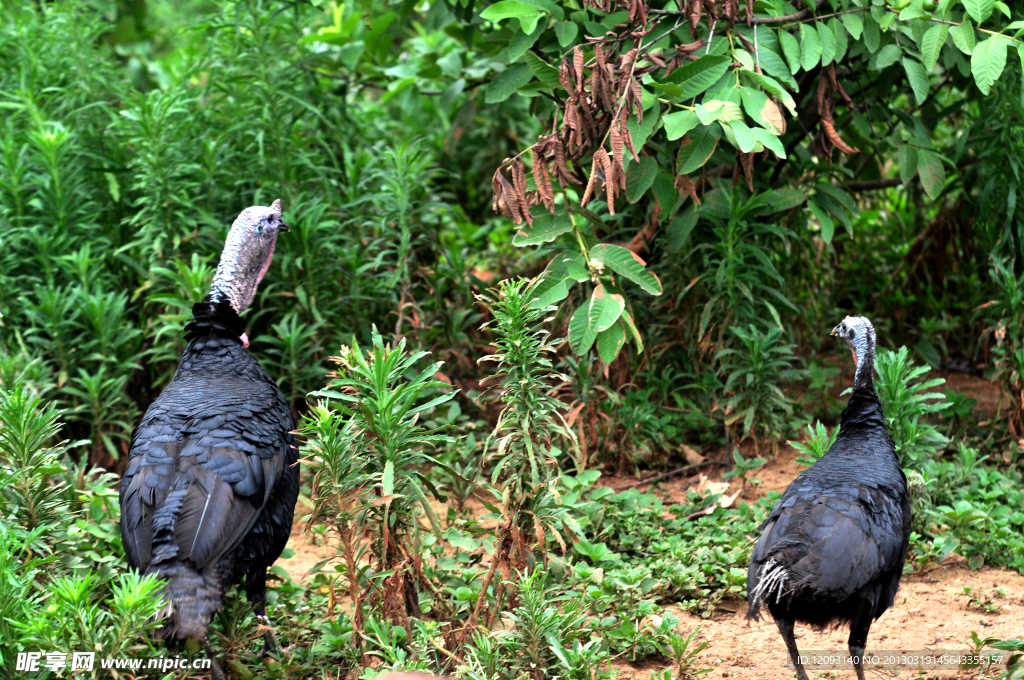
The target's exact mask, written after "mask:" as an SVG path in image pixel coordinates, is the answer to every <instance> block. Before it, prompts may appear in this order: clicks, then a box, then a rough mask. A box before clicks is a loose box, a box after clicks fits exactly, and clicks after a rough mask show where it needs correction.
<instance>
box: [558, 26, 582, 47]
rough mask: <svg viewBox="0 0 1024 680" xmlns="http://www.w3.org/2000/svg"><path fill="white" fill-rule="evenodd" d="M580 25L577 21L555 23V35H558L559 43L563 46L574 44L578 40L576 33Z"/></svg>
mask: <svg viewBox="0 0 1024 680" xmlns="http://www.w3.org/2000/svg"><path fill="white" fill-rule="evenodd" d="M579 30H580V27H579V26H577V25H576V22H575V21H559V22H557V23H556V24H555V35H556V36H558V44H559V45H561V46H562V47H568V46H569V45H572V44H573V42H574V41H575V40H576V34H577V33H579Z"/></svg>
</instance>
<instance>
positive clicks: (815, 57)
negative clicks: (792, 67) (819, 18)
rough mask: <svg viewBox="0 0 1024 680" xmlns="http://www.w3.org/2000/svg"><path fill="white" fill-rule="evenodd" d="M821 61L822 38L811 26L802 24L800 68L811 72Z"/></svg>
mask: <svg viewBox="0 0 1024 680" xmlns="http://www.w3.org/2000/svg"><path fill="white" fill-rule="evenodd" d="M820 61H821V36H820V35H819V34H818V29H816V28H814V26H811V25H810V24H800V66H802V67H803V69H804V70H805V71H810V70H811V69H812V68H814V67H815V66H817V65H818V63H819V62H820Z"/></svg>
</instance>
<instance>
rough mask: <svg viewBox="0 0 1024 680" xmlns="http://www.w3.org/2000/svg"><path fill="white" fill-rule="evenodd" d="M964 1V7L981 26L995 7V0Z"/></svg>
mask: <svg viewBox="0 0 1024 680" xmlns="http://www.w3.org/2000/svg"><path fill="white" fill-rule="evenodd" d="M963 3H964V9H966V10H967V13H968V14H970V15H971V18H972V19H974V23H976V24H978V25H979V26H980V25H981V23H982V22H983V21H985V20H986V19H988V18H989V17H990V16H992V10H993V9H994V8H995V2H994V0H963Z"/></svg>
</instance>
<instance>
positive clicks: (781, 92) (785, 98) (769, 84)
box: [743, 71, 796, 116]
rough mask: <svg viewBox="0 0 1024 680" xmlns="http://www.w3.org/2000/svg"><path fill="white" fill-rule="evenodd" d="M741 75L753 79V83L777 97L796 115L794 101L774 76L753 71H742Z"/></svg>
mask: <svg viewBox="0 0 1024 680" xmlns="http://www.w3.org/2000/svg"><path fill="white" fill-rule="evenodd" d="M743 77H744V78H747V79H749V80H751V81H753V82H754V83H755V84H757V85H760V86H761V87H762V88H764V89H765V91H767V92H768V93H770V94H772V95H774V96H775V97H777V98H778V100H779V101H780V102H782V105H783V106H785V107H786V108H787V109H789V112H790V113H792V114H793V115H794V116H795V115H796V101H794V99H793V97H792V96H791V95H790V94H789V92H787V91H786V89H785V88H784V87H782V86H781V85H779V83H778V82H776V80H775V79H774V78H770V77H768V76H766V75H762V74H760V73H757V72H754V71H744V72H743Z"/></svg>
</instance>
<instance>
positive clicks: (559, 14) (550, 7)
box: [521, 0, 565, 20]
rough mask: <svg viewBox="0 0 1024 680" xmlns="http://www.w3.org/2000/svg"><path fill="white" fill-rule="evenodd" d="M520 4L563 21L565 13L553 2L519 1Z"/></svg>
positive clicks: (544, 0) (541, 0)
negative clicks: (522, 3) (532, 7)
mask: <svg viewBox="0 0 1024 680" xmlns="http://www.w3.org/2000/svg"><path fill="white" fill-rule="evenodd" d="M521 2H524V3H526V4H527V5H533V6H534V7H536V8H537V9H540V10H543V11H545V12H547V13H548V14H550V15H551V16H553V17H554V18H556V19H559V20H561V19H564V18H565V12H564V11H562V8H561V6H560V5H559V4H558V3H556V2H554V1H553V0H521Z"/></svg>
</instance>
